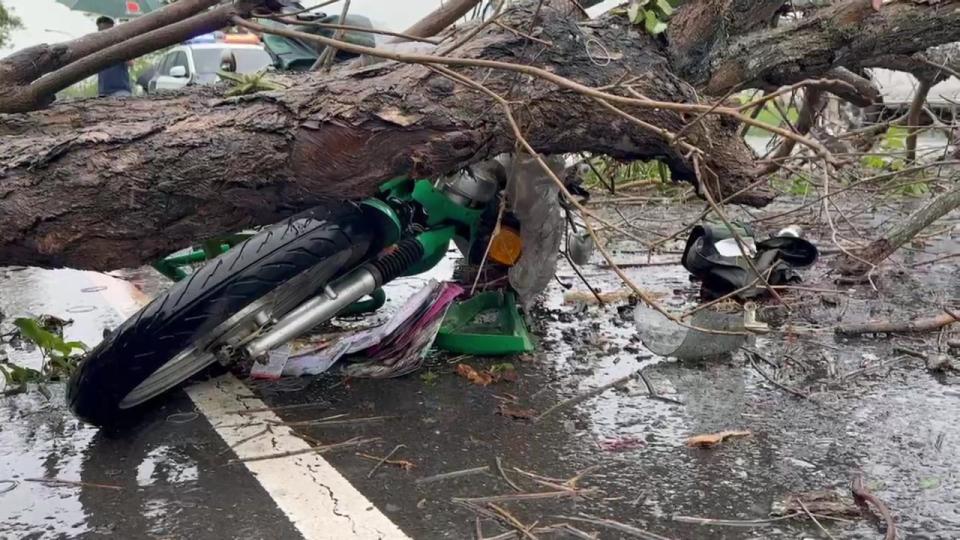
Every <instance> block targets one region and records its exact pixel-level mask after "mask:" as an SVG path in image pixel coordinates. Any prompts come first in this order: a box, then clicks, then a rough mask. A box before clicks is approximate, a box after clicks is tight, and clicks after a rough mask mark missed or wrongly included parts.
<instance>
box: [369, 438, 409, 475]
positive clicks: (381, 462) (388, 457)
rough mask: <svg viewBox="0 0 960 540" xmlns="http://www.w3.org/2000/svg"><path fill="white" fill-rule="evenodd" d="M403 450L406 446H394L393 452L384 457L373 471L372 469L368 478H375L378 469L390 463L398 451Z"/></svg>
mask: <svg viewBox="0 0 960 540" xmlns="http://www.w3.org/2000/svg"><path fill="white" fill-rule="evenodd" d="M401 448H406V445H404V444H398V445H396V446H394V447H393V450H391V451H390V453H389V454H387V455H385V456H383V459H381V460H380V461H378V462H377V464H376V465H374V466H373V468H372V469H370V472H368V473H367V478H370V477H371V476H373V473H375V472H377V469H379V468H380V467H381V466H382V465H383V464H384V463H386V462H387V461H389V460H390V458H392V457H393V455H394V454H396V453H397V450H400V449H401Z"/></svg>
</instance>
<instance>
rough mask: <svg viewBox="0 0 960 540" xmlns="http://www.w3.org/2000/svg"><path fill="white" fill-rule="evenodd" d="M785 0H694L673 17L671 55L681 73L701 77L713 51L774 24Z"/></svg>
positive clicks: (678, 71) (670, 29)
mask: <svg viewBox="0 0 960 540" xmlns="http://www.w3.org/2000/svg"><path fill="white" fill-rule="evenodd" d="M785 3H786V2H785V0H692V1H688V2H684V3H683V4H682V5H681V6H680V8H679V9H678V11H677V13H676V15H674V17H673V18H672V19H671V20H670V26H669V31H668V33H669V38H670V57H671V60H672V62H673V65H674V68H675V69H676V70H677V74H679V75H680V76H682V77H684V78H697V77H698V76H700V75H699V74H702V73H704V72H705V70H708V69H709V56H710V53H711V51H713V50H715V49H717V48H724V47H726V46H727V44H728V43H729V41H730V40H731V39H733V38H735V37H737V36H740V35H743V34H747V33H749V32H753V31H756V30H762V29H766V28H770V27H772V26H773V25H774V22H775V21H776V18H777V12H778V11H779V10H780V8H781V7H783V5H784V4H785Z"/></svg>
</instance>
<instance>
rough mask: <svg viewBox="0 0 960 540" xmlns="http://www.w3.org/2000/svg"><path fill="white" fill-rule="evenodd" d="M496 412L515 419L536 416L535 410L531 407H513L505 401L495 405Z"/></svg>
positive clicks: (526, 418)
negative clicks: (497, 405)
mask: <svg viewBox="0 0 960 540" xmlns="http://www.w3.org/2000/svg"><path fill="white" fill-rule="evenodd" d="M497 414H499V415H501V416H506V417H508V418H515V419H517V420H530V419H532V418H534V417H536V416H537V411H535V410H533V409H518V408H513V407H511V406H509V405H507V404H505V403H501V404H500V406H499V407H497Z"/></svg>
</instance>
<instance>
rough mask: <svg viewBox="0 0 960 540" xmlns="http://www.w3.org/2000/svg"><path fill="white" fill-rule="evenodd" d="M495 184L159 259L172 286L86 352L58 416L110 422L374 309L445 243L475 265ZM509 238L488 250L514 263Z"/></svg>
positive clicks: (452, 183) (394, 201)
mask: <svg viewBox="0 0 960 540" xmlns="http://www.w3.org/2000/svg"><path fill="white" fill-rule="evenodd" d="M504 183H505V180H504V179H503V178H502V177H499V178H486V177H483V176H482V175H473V174H467V173H465V174H460V175H455V176H451V177H446V178H444V179H442V180H438V181H429V180H412V179H406V178H399V179H395V180H393V181H390V182H388V183H386V184H384V185H383V186H382V187H381V189H380V192H379V194H378V196H376V197H373V198H370V199H367V200H365V201H362V202H358V203H338V204H332V205H329V206H321V207H317V208H313V209H311V210H308V211H306V212H303V213H301V214H298V215H296V216H293V217H291V218H289V219H287V220H286V221H285V222H282V223H280V224H277V225H273V226H270V227H268V228H264V229H262V230H260V231H259V232H256V233H255V234H253V235H248V236H246V237H243V236H237V237H233V238H231V239H228V240H227V241H219V242H213V243H210V244H207V245H205V246H204V249H203V250H198V251H197V252H195V253H191V254H188V255H184V256H181V257H180V258H179V259H178V258H168V259H166V260H165V261H163V262H162V263H161V265H162V268H161V269H162V270H163V271H164V272H165V273H167V275H169V276H170V277H171V278H174V279H175V280H178V281H176V283H174V284H173V286H171V287H170V288H169V289H168V290H167V291H166V292H165V293H163V294H161V295H160V296H158V297H157V298H155V299H154V300H153V301H152V302H151V303H150V304H148V305H147V306H145V307H144V308H143V309H141V310H140V311H139V312H138V313H137V314H135V315H134V316H132V317H131V318H130V319H128V320H127V321H125V322H124V323H123V324H122V325H121V326H120V327H118V328H117V329H116V330H115V331H113V332H112V333H111V334H110V335H108V336H107V337H106V338H105V339H104V341H103V342H102V343H100V345H98V346H97V347H96V348H95V349H94V350H93V351H91V352H90V354H89V355H88V356H87V357H86V359H85V360H84V361H83V362H82V363H81V365H80V366H79V368H78V369H77V371H76V372H75V373H74V375H73V376H72V377H71V379H70V381H69V384H68V387H67V401H68V403H69V406H70V408H71V409H72V410H73V412H74V413H75V414H76V415H77V416H78V417H80V418H81V419H83V420H85V421H87V422H90V423H92V424H96V425H101V426H102V425H108V424H116V423H119V422H121V421H122V420H123V419H125V418H127V417H130V416H131V415H133V414H135V413H136V411H137V410H138V409H139V408H140V407H141V406H142V405H144V404H145V403H146V402H148V401H149V400H151V399H153V398H155V397H157V396H159V395H161V394H163V393H165V392H167V391H168V390H170V389H172V388H174V387H176V386H177V385H179V384H180V383H182V382H183V381H185V380H187V379H188V378H189V377H191V376H193V375H195V374H196V373H198V372H200V371H201V370H203V369H204V368H206V367H208V366H210V365H212V364H214V363H217V362H220V363H221V364H224V365H229V364H231V363H234V362H238V361H247V362H250V361H257V360H260V359H263V358H264V357H265V355H266V353H267V352H268V351H270V350H271V349H274V348H276V347H278V346H280V345H282V344H284V343H286V342H288V341H290V340H292V339H294V338H296V337H298V336H301V335H303V334H304V333H305V332H307V331H309V330H310V329H312V328H314V327H316V326H317V325H319V324H321V323H323V322H325V321H328V320H330V319H332V318H333V317H335V316H337V315H338V314H342V313H343V312H344V310H350V309H354V310H355V309H357V307H358V305H362V301H363V299H364V298H367V297H372V298H371V299H370V300H366V301H365V302H367V303H368V305H367V306H366V307H367V308H370V307H371V306H370V305H369V303H370V302H374V305H373V306H372V307H376V302H377V300H378V297H379V299H380V303H382V293H381V292H380V288H381V287H382V286H383V285H384V284H386V283H388V282H390V281H391V280H393V279H396V278H398V277H401V276H409V275H414V274H418V273H422V272H425V271H427V270H429V269H431V268H433V267H434V266H435V265H436V264H437V263H439V262H440V261H441V260H442V259H443V258H444V256H445V254H446V253H447V250H448V246H449V245H450V243H451V242H455V243H456V245H457V246H458V247H459V248H460V250H461V251H462V252H463V253H464V255H465V257H467V258H468V260H471V261H473V262H479V260H478V259H480V258H483V257H484V256H485V255H488V254H487V252H486V250H487V249H488V245H490V244H491V242H490V239H491V236H494V234H495V231H501V230H506V229H504V228H497V227H495V225H496V221H497V219H496V217H497V214H498V209H499V206H500V199H501V197H502V196H503V195H502V193H503V189H504V187H505V186H504ZM505 219H506V218H505ZM497 236H499V233H498V234H497ZM519 241H520V240H519V237H518V236H516V235H515V234H514V235H506V236H504V238H502V239H499V240H498V241H497V242H494V243H495V244H502V246H501V248H500V249H499V251H502V252H504V253H508V254H510V253H512V254H516V255H517V256H519V251H520V246H518V245H516V243H517V242H519ZM221 252H222V253H221ZM213 256H215V257H214V258H212V259H210V257H213ZM507 256H508V257H509V256H510V255H507ZM207 259H209V260H208V261H207V262H206V263H205V264H203V266H201V267H199V268H198V269H196V271H193V272H191V273H189V274H188V273H187V272H184V270H183V268H184V267H185V266H186V265H191V264H196V263H198V262H200V261H203V260H207ZM502 262H504V263H505V264H509V262H510V261H502Z"/></svg>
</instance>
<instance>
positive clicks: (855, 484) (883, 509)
mask: <svg viewBox="0 0 960 540" xmlns="http://www.w3.org/2000/svg"><path fill="white" fill-rule="evenodd" d="M850 491H852V492H853V498H854V500H855V501H857V503H859V504H864V505H866V504H869V505H872V506H873V507H874V508H876V509H877V512H878V513H879V514H880V515H881V516H882V517H883V520H884V522H886V524H887V531H886V533H885V534H884V536H883V538H884V540H896V539H897V523H896V522H895V521H894V520H893V514H891V513H890V509H889V508H887V505H886V504H885V503H884V502H883V501H881V500H880V498H879V497H877V496H876V495H874V494H873V493H871V492H870V490H869V489H867V486H866V485H864V483H863V475H862V474H858V475H857V476H855V477H854V478H853V480H852V481H851V482H850Z"/></svg>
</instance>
